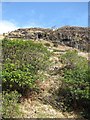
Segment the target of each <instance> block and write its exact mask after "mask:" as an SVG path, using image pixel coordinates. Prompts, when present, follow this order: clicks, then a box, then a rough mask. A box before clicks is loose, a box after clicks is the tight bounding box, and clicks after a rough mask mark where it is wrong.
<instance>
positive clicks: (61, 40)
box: [4, 26, 90, 51]
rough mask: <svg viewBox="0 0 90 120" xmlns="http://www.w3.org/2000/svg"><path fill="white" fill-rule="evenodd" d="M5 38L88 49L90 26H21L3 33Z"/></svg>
mask: <svg viewBox="0 0 90 120" xmlns="http://www.w3.org/2000/svg"><path fill="white" fill-rule="evenodd" d="M4 35H5V37H7V38H24V39H34V40H41V39H43V40H47V41H51V42H53V43H54V44H57V45H58V44H61V45H67V46H70V47H74V48H77V49H79V50H83V51H88V49H89V43H90V37H89V35H90V28H87V27H70V26H65V27H61V28H58V29H55V30H53V29H44V28H23V29H17V30H15V31H12V32H9V33H5V34H4Z"/></svg>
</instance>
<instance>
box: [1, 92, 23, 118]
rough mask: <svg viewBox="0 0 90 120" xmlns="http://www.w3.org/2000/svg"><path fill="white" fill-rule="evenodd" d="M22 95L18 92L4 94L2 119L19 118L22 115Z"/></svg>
mask: <svg viewBox="0 0 90 120" xmlns="http://www.w3.org/2000/svg"><path fill="white" fill-rule="evenodd" d="M19 97H20V94H18V92H17V91H13V92H10V93H8V92H3V93H2V99H3V104H2V117H3V118H16V117H17V118H18V117H20V116H21V115H22V113H21V111H20V109H19V103H18V99H19Z"/></svg>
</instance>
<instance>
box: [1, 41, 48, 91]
mask: <svg viewBox="0 0 90 120" xmlns="http://www.w3.org/2000/svg"><path fill="white" fill-rule="evenodd" d="M2 48H3V49H2V52H3V71H2V79H3V82H2V84H3V90H6V89H10V90H18V91H21V92H23V91H26V90H28V89H30V88H34V87H35V86H36V85H35V80H37V79H39V76H38V71H43V70H46V68H47V67H48V65H49V56H50V52H49V51H48V50H47V49H46V47H44V46H43V45H42V44H40V43H34V42H33V41H29V40H28V41H23V40H18V39H16V40H7V39H4V40H3V41H2Z"/></svg>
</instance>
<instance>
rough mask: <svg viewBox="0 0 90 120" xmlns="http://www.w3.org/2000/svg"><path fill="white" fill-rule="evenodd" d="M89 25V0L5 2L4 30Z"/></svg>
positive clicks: (3, 5) (3, 13)
mask: <svg viewBox="0 0 90 120" xmlns="http://www.w3.org/2000/svg"><path fill="white" fill-rule="evenodd" d="M65 25H70V26H88V3H87V2H42V3H41V2H34V3H33V2H3V3H2V22H1V21H0V28H2V31H0V33H3V32H7V31H11V30H14V29H17V28H21V27H49V28H51V27H53V26H55V27H61V26H65Z"/></svg>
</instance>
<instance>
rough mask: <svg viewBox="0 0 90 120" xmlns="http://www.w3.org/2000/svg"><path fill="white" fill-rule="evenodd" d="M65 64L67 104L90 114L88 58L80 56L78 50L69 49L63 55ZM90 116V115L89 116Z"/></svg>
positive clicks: (64, 75)
mask: <svg viewBox="0 0 90 120" xmlns="http://www.w3.org/2000/svg"><path fill="white" fill-rule="evenodd" d="M61 59H62V63H63V64H65V69H64V70H63V72H64V74H63V86H62V89H63V91H64V92H65V98H66V104H68V106H69V107H70V106H72V107H73V108H74V110H75V109H78V108H80V109H82V111H83V112H86V111H87V112H86V116H88V115H89V108H88V105H90V102H89V100H90V95H89V69H88V61H87V59H86V58H83V57H81V56H78V52H77V51H67V52H66V54H64V55H62V57H61ZM89 117H90V116H89Z"/></svg>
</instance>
